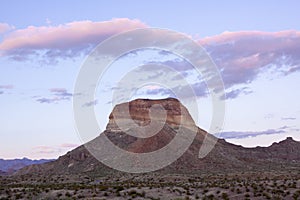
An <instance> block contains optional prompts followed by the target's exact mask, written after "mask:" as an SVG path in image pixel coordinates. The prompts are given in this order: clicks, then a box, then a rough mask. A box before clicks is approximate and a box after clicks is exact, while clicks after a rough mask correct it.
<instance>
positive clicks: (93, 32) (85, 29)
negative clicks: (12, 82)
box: [0, 18, 146, 60]
mask: <svg viewBox="0 0 300 200" xmlns="http://www.w3.org/2000/svg"><path fill="white" fill-rule="evenodd" d="M145 26H146V25H145V24H144V23H142V22H140V21H139V20H130V19H127V18H118V19H112V20H110V21H101V22H93V21H74V22H70V23H67V24H61V25H58V26H51V25H48V26H39V27H36V26H29V27H27V28H25V29H17V30H14V31H12V32H11V33H10V34H8V35H6V36H5V37H4V39H3V41H2V42H1V43H0V52H2V55H5V56H9V57H11V58H13V59H15V60H23V59H26V58H27V57H28V56H30V55H36V54H38V55H42V56H44V57H45V58H48V59H57V58H65V57H74V56H76V55H78V54H81V53H82V52H84V50H86V49H87V48H89V47H91V46H92V47H94V46H95V45H96V44H98V43H99V42H101V41H103V40H104V39H106V38H108V37H109V36H112V35H114V34H117V33H121V32H123V31H127V30H132V29H136V28H143V27H145Z"/></svg>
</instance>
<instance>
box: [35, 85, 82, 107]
mask: <svg viewBox="0 0 300 200" xmlns="http://www.w3.org/2000/svg"><path fill="white" fill-rule="evenodd" d="M49 92H50V97H41V96H34V97H33V98H34V99H35V100H36V101H37V102H39V103H48V104H50V103H58V102H60V101H69V100H71V98H72V97H73V96H74V95H79V94H72V93H70V92H68V91H67V89H65V88H50V89H49Z"/></svg>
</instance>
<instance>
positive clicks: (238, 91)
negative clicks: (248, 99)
mask: <svg viewBox="0 0 300 200" xmlns="http://www.w3.org/2000/svg"><path fill="white" fill-rule="evenodd" d="M251 93H252V91H251V90H249V88H248V87H242V88H239V89H232V90H230V91H228V92H226V93H225V95H224V96H222V97H221V99H222V100H228V99H235V98H237V97H238V96H240V95H241V94H243V95H247V94H251Z"/></svg>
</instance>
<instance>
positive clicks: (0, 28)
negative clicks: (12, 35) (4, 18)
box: [0, 23, 14, 34]
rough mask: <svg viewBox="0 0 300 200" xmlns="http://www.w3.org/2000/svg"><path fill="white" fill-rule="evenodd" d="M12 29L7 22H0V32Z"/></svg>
mask: <svg viewBox="0 0 300 200" xmlns="http://www.w3.org/2000/svg"><path fill="white" fill-rule="evenodd" d="M13 29H14V26H11V25H9V24H7V23H0V34H2V33H5V32H7V31H10V30H13Z"/></svg>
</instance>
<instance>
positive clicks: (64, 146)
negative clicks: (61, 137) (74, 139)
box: [59, 143, 79, 148]
mask: <svg viewBox="0 0 300 200" xmlns="http://www.w3.org/2000/svg"><path fill="white" fill-rule="evenodd" d="M59 146H60V147H62V148H75V147H78V146H79V145H78V144H71V143H64V144H61V145H59Z"/></svg>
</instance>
